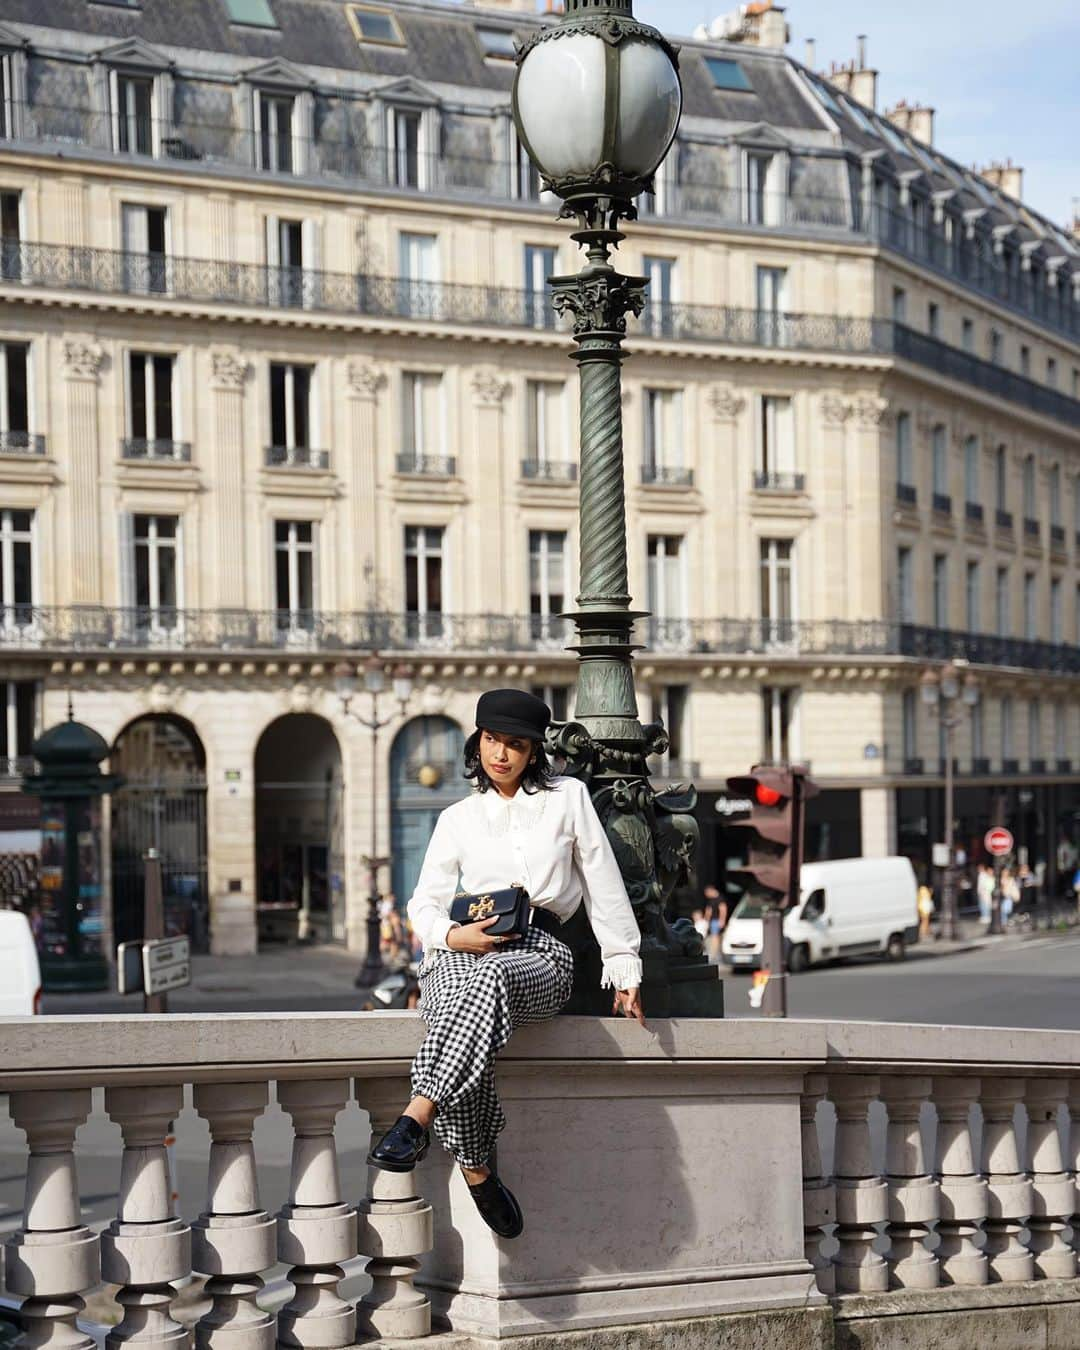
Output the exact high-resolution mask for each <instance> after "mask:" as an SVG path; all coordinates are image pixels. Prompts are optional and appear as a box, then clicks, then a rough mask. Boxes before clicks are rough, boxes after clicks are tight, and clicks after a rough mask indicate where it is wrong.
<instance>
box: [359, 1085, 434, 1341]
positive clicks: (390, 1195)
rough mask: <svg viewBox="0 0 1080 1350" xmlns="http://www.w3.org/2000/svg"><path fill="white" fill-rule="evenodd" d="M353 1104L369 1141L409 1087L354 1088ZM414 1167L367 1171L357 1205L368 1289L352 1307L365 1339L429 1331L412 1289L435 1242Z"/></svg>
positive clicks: (392, 1116)
mask: <svg viewBox="0 0 1080 1350" xmlns="http://www.w3.org/2000/svg"><path fill="white" fill-rule="evenodd" d="M356 1095H357V1099H358V1100H359V1101H360V1102H361V1103H362V1105H363V1106H365V1107H366V1108H367V1110H368V1111H369V1112H370V1114H371V1133H372V1138H373V1139H378V1138H380V1137H381V1136H382V1135H383V1133H384V1132H385V1131H386V1130H388V1129H389V1128H390V1126H391V1125H392V1124H393V1123H394V1121H395V1120H396V1119H397V1118H398V1116H399V1115H400V1114H401V1103H402V1102H403V1101H404V1100H406V1099H407V1098H408V1095H409V1094H408V1084H407V1083H399V1082H398V1081H397V1080H395V1079H386V1080H380V1081H378V1082H367V1081H365V1082H360V1081H358V1082H357V1084H356ZM419 1173H420V1169H419V1168H413V1170H412V1171H411V1172H383V1171H381V1170H380V1169H379V1168H377V1167H369V1168H368V1194H367V1196H366V1197H365V1198H364V1199H363V1200H361V1201H360V1204H359V1205H358V1207H357V1208H358V1209H359V1212H360V1225H359V1228H360V1231H359V1247H360V1255H361V1256H366V1257H368V1258H369V1261H368V1268H367V1271H368V1274H369V1275H370V1276H371V1289H370V1291H369V1292H368V1293H367V1294H366V1295H365V1296H364V1298H363V1299H362V1300H361V1302H360V1306H359V1307H358V1308H357V1310H356V1311H357V1318H358V1330H359V1332H360V1334H361V1335H362V1336H364V1337H368V1336H375V1337H379V1338H380V1339H384V1338H392V1339H405V1338H409V1337H415V1336H427V1335H429V1334H430V1332H431V1304H430V1303H429V1302H428V1300H427V1298H426V1297H425V1296H424V1295H423V1294H422V1293H421V1292H420V1291H419V1290H418V1289H416V1288H414V1287H413V1279H414V1278H415V1276H416V1273H417V1271H418V1270H419V1269H420V1262H419V1260H418V1259H417V1258H418V1257H420V1256H422V1255H423V1253H424V1252H427V1251H430V1250H431V1246H432V1242H433V1241H434V1232H433V1227H432V1214H431V1206H430V1205H429V1204H428V1203H427V1201H426V1200H424V1199H423V1198H422V1197H421V1196H420V1195H419V1194H418V1186H417V1181H418V1175H419Z"/></svg>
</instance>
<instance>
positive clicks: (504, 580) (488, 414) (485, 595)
mask: <svg viewBox="0 0 1080 1350" xmlns="http://www.w3.org/2000/svg"><path fill="white" fill-rule="evenodd" d="M509 390H510V385H509V382H508V381H507V379H506V376H505V375H504V374H503V372H502V371H501V370H498V369H497V368H496V367H494V366H482V367H481V368H480V369H479V370H477V371H476V372H475V373H474V374H473V377H472V393H473V404H474V409H475V411H474V417H475V425H476V447H475V450H474V456H475V458H474V474H473V477H472V482H473V483H474V484H475V485H476V491H475V496H474V499H473V511H474V512H475V514H474V516H473V519H475V520H483V521H486V522H488V525H489V527H495V528H498V529H500V530H501V529H502V528H504V527H506V526H508V524H509V521H508V518H507V512H508V510H509V509H510V508H509V503H510V501H511V493H510V484H509V483H508V482H507V465H508V459H507V455H506V450H505V447H504V445H503V424H504V418H503V400H504V399H505V398H506V395H507V394H508V393H509ZM514 476H515V477H516V476H517V475H516V472H515V475H514ZM465 548H466V557H467V558H468V566H467V570H466V574H465V577H464V578H463V580H464V583H465V588H466V589H465V590H464V592H463V593H462V594H461V600H462V603H463V606H464V610H463V612H464V613H466V614H513V613H516V612H517V611H516V608H515V606H514V605H513V604H512V603H511V599H510V595H511V592H510V584H511V580H512V578H511V577H510V576H508V575H507V568H506V567H505V566H503V567H492V566H491V559H490V548H491V538H490V534H489V532H488V530H485V529H479V530H473V531H472V532H471V534H470V537H469V538H468V540H467V541H465ZM518 566H519V567H520V566H521V564H518Z"/></svg>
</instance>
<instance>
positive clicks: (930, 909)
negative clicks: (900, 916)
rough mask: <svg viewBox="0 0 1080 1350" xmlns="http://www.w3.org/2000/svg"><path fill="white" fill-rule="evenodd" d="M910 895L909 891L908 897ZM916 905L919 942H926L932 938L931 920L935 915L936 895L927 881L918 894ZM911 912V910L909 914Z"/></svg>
mask: <svg viewBox="0 0 1080 1350" xmlns="http://www.w3.org/2000/svg"><path fill="white" fill-rule="evenodd" d="M910 894H911V892H910V891H908V895H910ZM916 905H917V908H918V911H919V941H920V942H925V941H926V940H927V938H928V937H929V936H930V920H931V918H932V917H933V913H934V893H933V891H931V889H930V887H929V886H928V885H927V884H926V882H925V881H924V882H923V884H922V885H921V886H920V887H919V890H918V892H917V897H916ZM910 912H911V911H910V910H909V911H908V913H910Z"/></svg>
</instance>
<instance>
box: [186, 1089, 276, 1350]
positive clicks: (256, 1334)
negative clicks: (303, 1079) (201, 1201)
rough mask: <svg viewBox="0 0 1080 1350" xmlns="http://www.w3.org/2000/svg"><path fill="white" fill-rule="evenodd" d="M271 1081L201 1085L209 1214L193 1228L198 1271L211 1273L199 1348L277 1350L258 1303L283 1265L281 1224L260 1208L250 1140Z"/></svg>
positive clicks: (268, 1316)
mask: <svg viewBox="0 0 1080 1350" xmlns="http://www.w3.org/2000/svg"><path fill="white" fill-rule="evenodd" d="M269 1095H270V1092H269V1087H268V1086H267V1084H266V1083H259V1082H255V1083H199V1084H197V1085H196V1086H195V1089H194V1093H193V1101H194V1105H195V1109H196V1111H198V1113H199V1115H200V1116H202V1118H203V1119H204V1120H205V1121H207V1122H208V1124H209V1126H210V1138H211V1144H210V1170H209V1181H208V1185H207V1192H208V1196H207V1204H206V1213H205V1214H202V1215H200V1216H199V1218H198V1219H197V1220H196V1221H195V1223H194V1224H193V1225H192V1267H193V1269H194V1270H196V1271H198V1272H199V1273H200V1274H203V1275H208V1276H209V1277H210V1278H209V1279H208V1280H207V1282H206V1297H207V1298H209V1299H210V1301H211V1307H210V1311H209V1312H208V1313H206V1314H205V1315H204V1316H203V1317H202V1318H200V1319H199V1322H198V1324H197V1325H196V1327H195V1345H196V1350H273V1347H274V1342H275V1337H276V1333H275V1327H274V1316H273V1314H272V1313H268V1312H264V1311H263V1310H262V1309H261V1308H260V1307H259V1306H258V1304H257V1303H256V1296H257V1295H258V1293H259V1290H260V1289H261V1288H262V1287H263V1282H262V1279H261V1277H260V1274H259V1272H260V1271H263V1270H267V1269H268V1268H269V1267H270V1266H272V1265H273V1264H274V1262H275V1260H276V1259H277V1244H276V1237H277V1225H276V1223H275V1221H274V1220H273V1219H272V1218H271V1216H270V1215H269V1214H267V1213H266V1211H265V1210H264V1209H262V1207H261V1206H260V1204H259V1188H258V1178H257V1176H256V1172H255V1151H254V1148H253V1146H252V1141H251V1135H252V1131H253V1129H254V1126H255V1121H256V1119H257V1118H258V1117H259V1116H261V1115H262V1113H263V1112H264V1111H265V1110H266V1104H267V1101H268V1100H269Z"/></svg>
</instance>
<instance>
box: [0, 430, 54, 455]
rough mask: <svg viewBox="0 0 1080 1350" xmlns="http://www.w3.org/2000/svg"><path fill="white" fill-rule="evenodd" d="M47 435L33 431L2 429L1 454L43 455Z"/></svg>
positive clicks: (0, 434) (0, 439)
mask: <svg viewBox="0 0 1080 1350" xmlns="http://www.w3.org/2000/svg"><path fill="white" fill-rule="evenodd" d="M44 453H45V437H44V436H38V435H35V433H34V432H32V431H0V455H43V454H44Z"/></svg>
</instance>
